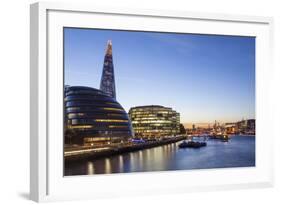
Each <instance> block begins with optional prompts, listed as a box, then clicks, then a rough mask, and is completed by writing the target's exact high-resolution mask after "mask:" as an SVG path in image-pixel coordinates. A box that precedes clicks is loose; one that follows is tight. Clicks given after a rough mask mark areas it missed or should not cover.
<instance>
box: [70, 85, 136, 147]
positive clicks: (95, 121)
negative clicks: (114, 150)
mask: <svg viewBox="0 0 281 205" xmlns="http://www.w3.org/2000/svg"><path fill="white" fill-rule="evenodd" d="M129 137H132V126H131V122H130V120H129V117H128V114H127V113H126V111H125V110H124V109H123V107H122V106H121V105H120V104H119V103H118V102H117V101H116V100H115V99H114V98H113V97H110V96H108V95H107V94H105V93H104V92H103V91H101V90H98V89H95V88H90V87H83V86H66V87H65V142H66V144H79V145H92V146H93V145H102V144H110V143H120V142H122V141H126V140H127V139H128V138H129Z"/></svg>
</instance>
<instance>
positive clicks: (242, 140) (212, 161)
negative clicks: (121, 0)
mask: <svg viewBox="0 0 281 205" xmlns="http://www.w3.org/2000/svg"><path fill="white" fill-rule="evenodd" d="M179 143H180V142H177V143H172V144H168V145H163V146H159V147H155V148H151V149H145V150H141V151H136V152H130V153H125V154H120V155H115V156H112V157H107V158H101V159H95V160H89V161H81V162H72V163H66V164H65V175H66V176H69V175H91V174H110V173H128V172H146V171H165V170H189V169H207V168H226V167H251V166H255V137H254V136H232V137H231V139H230V140H229V141H228V142H222V141H220V140H208V141H207V146H206V147H202V148H200V149H192V148H186V149H179V148H178V144H179Z"/></svg>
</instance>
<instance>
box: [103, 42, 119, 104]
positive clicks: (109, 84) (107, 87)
mask: <svg viewBox="0 0 281 205" xmlns="http://www.w3.org/2000/svg"><path fill="white" fill-rule="evenodd" d="M100 90H102V91H103V92H104V93H105V94H106V95H108V96H110V97H113V98H115V99H116V90H115V78H114V67H113V58H112V43H111V41H108V42H107V47H106V52H105V56H104V63H103V71H102V77H101V82H100Z"/></svg>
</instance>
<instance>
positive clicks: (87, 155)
mask: <svg viewBox="0 0 281 205" xmlns="http://www.w3.org/2000/svg"><path fill="white" fill-rule="evenodd" d="M184 139H186V136H178V137H172V138H168V139H162V140H159V141H151V142H144V143H138V144H134V143H128V144H121V145H111V146H104V147H67V148H65V149H64V159H65V161H76V160H88V159H96V158H101V157H109V156H113V155H117V154H122V153H127V152H134V151H138V150H143V149H149V148H153V147H157V146H162V145H166V144H170V143H175V142H178V141H181V140H184Z"/></svg>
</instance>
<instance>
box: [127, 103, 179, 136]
mask: <svg viewBox="0 0 281 205" xmlns="http://www.w3.org/2000/svg"><path fill="white" fill-rule="evenodd" d="M129 117H130V119H131V122H132V126H133V130H134V134H135V136H136V137H144V138H157V137H164V136H173V135H177V134H179V133H180V114H179V113H178V112H176V111H174V110H172V108H168V107H163V106H159V105H150V106H139V107H133V108H131V109H130V111H129Z"/></svg>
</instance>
